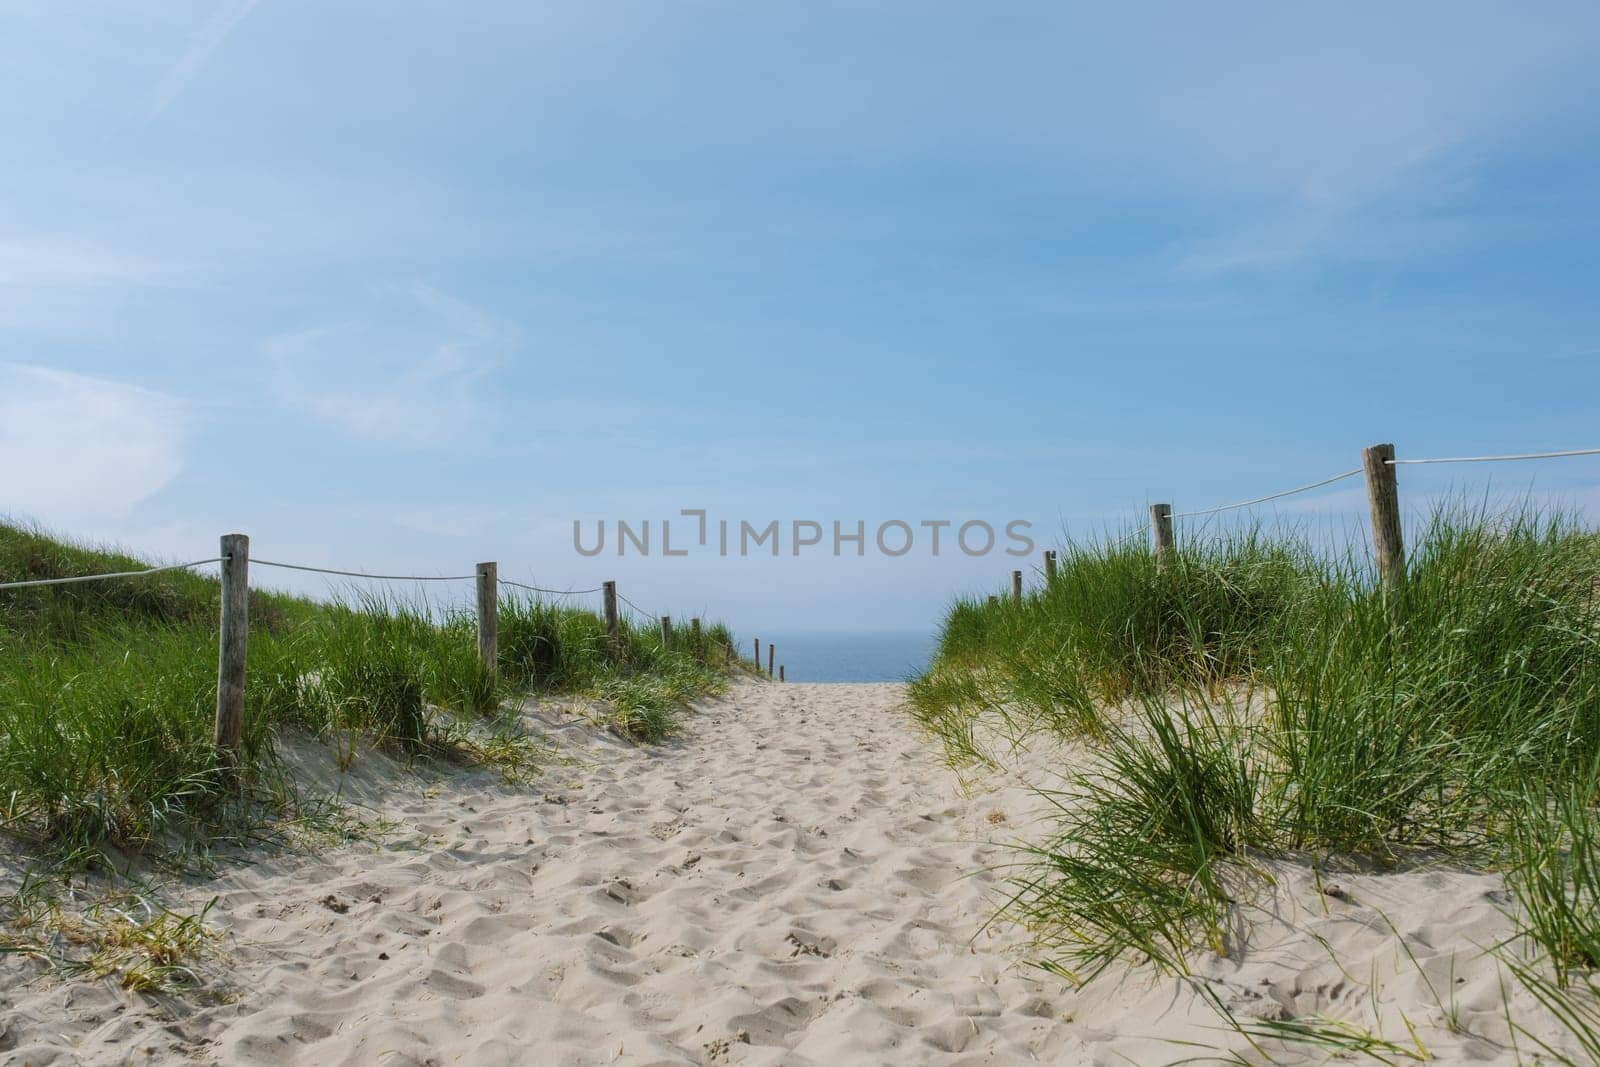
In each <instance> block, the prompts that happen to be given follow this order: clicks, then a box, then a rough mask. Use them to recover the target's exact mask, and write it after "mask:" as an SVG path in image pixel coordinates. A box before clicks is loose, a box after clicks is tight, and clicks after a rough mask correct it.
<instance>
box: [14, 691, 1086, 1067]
mask: <svg viewBox="0 0 1600 1067" xmlns="http://www.w3.org/2000/svg"><path fill="white" fill-rule="evenodd" d="M900 697H901V689H900V687H899V686H895V685H798V684H791V685H787V686H775V685H760V684H753V683H745V684H742V685H740V686H739V687H738V688H737V689H736V690H735V691H734V692H733V693H732V694H731V695H730V697H729V698H728V699H727V700H726V701H720V702H712V703H710V704H708V705H707V706H706V707H705V708H704V709H703V710H702V711H701V712H700V713H699V714H697V715H696V716H694V717H693V718H692V720H691V722H690V724H689V727H688V730H687V732H686V734H685V736H684V738H683V739H682V740H681V741H680V742H678V743H676V744H674V745H672V746H669V747H667V748H665V749H658V750H655V751H649V750H643V749H638V748H633V747H630V746H627V745H623V744H620V743H618V742H616V741H614V740H611V739H609V738H607V737H605V736H603V735H597V734H596V733H595V732H594V731H592V730H589V729H587V728H578V727H573V728H570V729H569V730H568V731H566V733H565V737H564V739H563V741H562V744H563V746H564V747H565V749H566V750H567V751H568V752H569V753H570V754H572V755H574V756H575V757H576V758H577V759H578V760H579V761H580V762H579V763H578V764H575V765H573V766H570V767H558V768H555V769H553V770H552V771H551V772H550V773H549V774H548V775H547V776H546V777H545V779H544V780H543V781H542V782H541V783H538V784H536V785H535V786H534V787H532V788H531V789H510V788H506V787H501V786H498V785H495V784H493V783H490V782H488V781H487V780H486V779H482V780H476V781H475V782H474V783H473V785H474V786H475V788H463V787H462V785H461V783H460V782H455V783H453V784H452V785H450V786H449V787H447V788H444V789H441V790H436V791H433V794H434V795H432V796H428V795H419V792H418V791H416V790H407V791H405V792H401V793H398V794H395V795H392V796H391V797H390V798H389V800H388V804H387V807H386V810H385V814H386V815H388V816H389V817H391V818H393V819H396V820H398V822H399V828H398V829H397V831H396V832H395V833H394V834H392V835H391V836H390V837H389V838H388V839H387V840H386V843H385V845H384V846H382V847H380V848H377V849H374V848H373V847H372V846H370V845H367V846H365V847H350V848H343V849H338V850H335V851H333V852H331V853H326V854H323V855H319V856H316V857H299V858H291V859H285V860H272V861H268V862H266V863H263V864H260V865H257V866H255V867H248V868H237V869H234V870H232V871H230V872H228V873H226V874H225V875H224V876H223V877H221V878H220V879H219V880H217V881H213V882H210V883H208V884H207V885H206V886H204V887H197V889H203V891H204V892H206V893H218V894H220V897H221V899H220V901H219V903H218V906H217V908H216V910H215V911H214V913H213V915H214V918H215V921H216V922H217V923H218V924H219V925H221V926H222V927H223V928H224V929H225V930H226V931H227V937H226V941H225V952H226V953H227V954H228V955H229V956H230V957H231V958H230V961H229V962H230V970H231V974H232V977H233V978H234V980H235V981H237V982H238V984H239V993H238V995H237V999H236V1000H234V1001H233V1002H231V1003H225V1004H221V1005H213V1006H209V1007H206V1006H188V1007H186V1006H184V1005H183V1004H181V1003H179V1004H173V1005H172V1006H171V1007H170V1009H169V1010H171V1011H172V1012H174V1013H175V1014H176V1015H177V1019H176V1021H175V1022H174V1021H169V1022H167V1023H165V1024H164V1025H163V1024H159V1023H158V1019H159V1016H160V1014H161V1013H160V1012H157V1011H151V1010H150V1009H148V1008H144V1007H139V1006H137V1005H135V1006H134V1007H133V1010H123V1008H119V1007H118V1003H121V1004H123V1007H124V1008H125V1007H127V1006H128V1005H127V1001H128V1000H129V998H128V995H127V994H125V993H122V992H121V991H113V990H110V989H108V988H105V987H104V986H105V984H104V983H102V984H99V985H95V986H81V985H80V986H78V987H76V989H77V993H76V994H75V995H76V998H77V999H76V1002H75V1007H74V1008H73V1010H72V1011H70V1012H69V1013H68V1014H69V1015H70V1016H72V1017H73V1018H72V1019H71V1020H64V1022H67V1021H75V1022H76V1024H77V1025H76V1026H74V1027H72V1028H73V1029H79V1030H81V1031H82V1033H81V1036H79V1035H75V1036H77V1037H78V1040H79V1041H81V1043H80V1044H78V1052H79V1054H82V1055H85V1056H88V1057H90V1058H93V1059H97V1060H105V1061H115V1062H121V1061H122V1060H123V1058H124V1057H125V1056H127V1055H129V1052H130V1049H138V1050H140V1053H141V1058H142V1055H151V1054H153V1055H155V1056H156V1057H157V1058H160V1059H166V1058H168V1057H171V1056H176V1055H185V1056H188V1057H191V1058H198V1059H202V1060H207V1061H221V1062H227V1063H318V1064H321V1063H345V1062H349V1063H382V1064H404V1063H429V1064H439V1063H468V1064H474V1065H479V1064H494V1063H552V1064H555V1063H559V1064H591V1063H593V1064H601V1063H604V1064H612V1063H630V1064H641V1063H662V1064H684V1063H688V1064H700V1063H744V1064H764V1063H771V1064H777V1063H782V1064H811V1063H815V1064H838V1063H905V1064H937V1063H973V1064H977V1063H983V1064H990V1063H993V1064H1000V1063H1034V1062H1039V1061H1041V1060H1044V1061H1056V1062H1060V1061H1061V1059H1062V1057H1063V1056H1065V1057H1066V1059H1067V1060H1069V1061H1071V1060H1074V1059H1077V1057H1076V1056H1073V1055H1071V1054H1070V1052H1071V1050H1073V1049H1074V1048H1081V1047H1082V1046H1080V1045H1078V1043H1077V1041H1076V1039H1075V1038H1073V1037H1072V1036H1071V1034H1070V1033H1069V1031H1070V1029H1071V1028H1070V1026H1069V1024H1068V1023H1066V1022H1064V1021H1063V1019H1062V1017H1061V1016H1062V1012H1063V1004H1064V1002H1063V1001H1062V1000H1061V998H1062V996H1063V995H1064V993H1063V991H1062V989H1061V987H1060V984H1059V983H1058V982H1055V981H1051V980H1048V979H1045V980H1044V981H1042V982H1041V981H1035V980H1034V977H1033V973H1032V972H1030V971H1029V970H1028V969H1027V968H1025V967H1023V966H1020V965H1019V959H1020V957H1019V955H1018V954H1017V952H1016V951H1015V950H1016V948H1017V940H1016V934H1015V932H1011V933H1002V932H993V933H985V934H983V935H981V936H978V937H977V940H976V941H975V942H974V943H971V944H969V941H971V939H972V938H973V937H974V935H975V934H976V933H977V929H978V927H979V925H980V923H981V922H982V919H983V917H984V916H986V915H987V914H988V913H989V911H990V910H991V908H990V905H991V899H990V894H991V892H992V890H993V887H994V884H995V880H994V879H993V878H991V877H990V876H988V875H985V874H981V873H980V874H978V875H977V876H976V877H963V876H964V875H970V874H972V873H973V872H982V871H983V869H984V868H985V867H986V866H988V865H990V864H991V863H993V862H996V861H997V860H998V859H1000V858H1002V857H1003V853H1002V851H1001V850H1000V849H998V848H997V847H995V846H994V845H990V844H987V843H984V841H985V839H986V838H988V837H990V836H1005V833H1004V831H1006V830H1007V827H1006V826H1005V825H1004V824H1003V823H1001V822H1000V821H999V820H1000V818H1001V816H1000V815H994V816H992V818H993V819H994V820H995V821H994V822H993V823H991V822H990V813H991V812H1002V811H1003V810H1004V803H1005V794H1004V793H992V794H988V795H986V796H985V797H982V798H977V799H973V800H963V799H961V798H960V795H959V791H958V789H957V782H956V779H955V777H954V775H952V774H951V773H950V772H949V771H947V770H945V769H944V768H943V767H941V766H940V765H939V762H938V759H937V753H936V751H935V749H934V748H933V746H932V745H930V744H928V743H927V742H925V741H924V740H922V739H921V738H919V737H918V736H916V734H915V733H914V731H913V730H912V729H911V728H910V727H909V725H908V723H907V721H906V719H905V717H904V715H903V714H902V713H898V712H896V711H895V706H896V705H897V703H898V702H899V700H900ZM53 995H54V996H55V997H56V998H57V1000H59V998H60V997H61V996H62V991H61V990H60V989H57V990H56V991H55V992H54V994H53ZM72 995H73V994H71V992H70V989H69V996H72ZM57 1007H58V1005H56V1004H55V1003H54V1002H52V1003H51V1005H50V1009H55V1008H57ZM97 1013H99V1014H103V1015H104V1016H105V1017H106V1018H105V1021H103V1022H99V1023H98V1025H96V1022H97ZM52 1014H55V1011H54V1010H52ZM39 1037H40V1042H39V1043H38V1044H32V1045H31V1049H29V1048H18V1049H16V1050H15V1052H14V1053H13V1055H15V1056H18V1057H19V1058H28V1059H29V1060H30V1062H44V1061H46V1060H48V1059H49V1058H50V1056H51V1054H52V1053H54V1052H56V1051H60V1050H61V1046H60V1045H58V1044H57V1043H56V1041H54V1040H51V1039H50V1038H49V1037H46V1036H45V1035H42V1034H41V1035H39ZM30 1044H31V1043H30ZM144 1050H149V1051H148V1052H146V1051H144ZM30 1052H31V1055H29V1053H30Z"/></svg>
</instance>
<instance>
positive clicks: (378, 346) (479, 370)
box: [264, 284, 505, 447]
mask: <svg viewBox="0 0 1600 1067" xmlns="http://www.w3.org/2000/svg"><path fill="white" fill-rule="evenodd" d="M381 297H382V298H381V299H380V300H379V301H378V304H379V306H378V307H376V308H374V309H372V313H371V315H370V316H369V317H368V318H367V319H365V320H363V321H357V322H344V323H335V324H330V325H324V326H317V327H313V328H310V329H306V330H300V331H296V332H293V333H287V334H280V335H278V336H276V337H273V338H271V339H270V340H268V341H267V342H266V345H265V346H264V347H265V351H266V354H267V356H268V358H269V360H270V361H271V364H272V367H273V371H274V375H275V386H276V389H277V392H278V395H279V396H280V397H281V398H282V399H283V400H284V401H286V402H287V403H289V404H291V405H293V406H295V407H297V408H300V409H301V410H303V411H305V412H307V413H309V414H310V415H312V416H313V417H315V418H317V419H318V420H320V421H323V422H326V423H329V424H331V425H333V426H337V427H339V428H340V429H342V430H344V431H345V432H347V433H349V434H351V435H353V436H355V437H361V438H365V439H368V440H374V441H383V442H386V443H390V444H400V445H412V446H425V447H426V446H438V445H444V444H448V443H450V442H453V441H457V440H459V439H460V438H461V437H463V436H464V435H465V434H467V433H468V432H469V431H470V430H472V429H474V428H476V427H479V426H481V425H483V424H484V423H485V422H486V421H487V420H489V419H490V417H491V415H492V409H491V405H490V403H489V401H488V399H487V397H486V396H485V394H484V388H483V386H484V382H485V379H486V378H487V377H488V375H489V374H490V373H491V372H492V371H493V370H494V368H495V367H496V366H497V365H498V364H499V355H498V352H499V349H500V347H501V345H502V344H503V342H504V340H505V334H504V333H503V332H502V330H501V329H500V328H499V326H498V325H497V324H496V323H495V322H494V320H493V319H492V318H491V317H490V316H488V315H487V314H485V313H484V312H483V311H481V310H480V309H478V308H476V307H474V306H473V305H471V304H469V303H466V302H465V301H462V300H458V299H456V298H454V297H451V296H448V295H446V294H444V293H441V292H439V291H438V290H436V289H433V288H431V287H429V286H426V285H421V284H418V285H413V286H412V287H410V288H409V289H407V290H405V291H404V292H403V293H396V292H385V293H383V294H381Z"/></svg>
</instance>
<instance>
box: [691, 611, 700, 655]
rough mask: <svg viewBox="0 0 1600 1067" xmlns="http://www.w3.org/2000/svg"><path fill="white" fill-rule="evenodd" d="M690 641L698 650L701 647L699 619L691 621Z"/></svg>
mask: <svg viewBox="0 0 1600 1067" xmlns="http://www.w3.org/2000/svg"><path fill="white" fill-rule="evenodd" d="M689 641H690V643H691V644H693V645H694V647H695V648H696V649H698V648H699V647H700V620H699V618H698V617H697V618H693V619H690V620H689Z"/></svg>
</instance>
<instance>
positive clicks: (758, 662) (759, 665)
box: [756, 637, 761, 671]
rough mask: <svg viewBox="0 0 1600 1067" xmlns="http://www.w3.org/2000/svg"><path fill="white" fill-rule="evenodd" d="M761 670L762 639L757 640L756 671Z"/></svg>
mask: <svg viewBox="0 0 1600 1067" xmlns="http://www.w3.org/2000/svg"><path fill="white" fill-rule="evenodd" d="M760 669H761V638H759V637H758V638H756V670H758V671H759V670H760Z"/></svg>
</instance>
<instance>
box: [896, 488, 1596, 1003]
mask: <svg viewBox="0 0 1600 1067" xmlns="http://www.w3.org/2000/svg"><path fill="white" fill-rule="evenodd" d="M1414 540H1415V544H1413V545H1412V546H1410V550H1409V556H1408V561H1407V570H1406V576H1405V581H1404V583H1403V586H1402V587H1401V588H1399V589H1396V590H1393V591H1390V592H1387V593H1386V592H1384V591H1383V590H1381V589H1380V588H1378V583H1377V582H1376V578H1375V574H1374V571H1373V568H1372V566H1371V564H1370V561H1369V560H1368V559H1367V557H1366V555H1365V553H1364V552H1362V551H1351V552H1349V553H1347V554H1337V553H1335V554H1329V553H1326V552H1319V551H1316V550H1314V549H1313V548H1312V546H1310V545H1309V544H1307V543H1305V542H1303V541H1301V540H1299V539H1298V538H1296V537H1293V536H1279V537H1268V536H1267V535H1265V534H1263V533H1262V532H1260V531H1254V532H1249V533H1245V534H1240V535H1234V536H1225V537H1216V538H1210V539H1193V540H1188V541H1181V542H1180V543H1179V545H1178V546H1177V548H1176V550H1175V553H1174V555H1173V556H1172V558H1171V560H1170V563H1169V564H1168V565H1167V566H1166V567H1164V568H1163V567H1158V566H1157V564H1156V560H1155V558H1154V556H1153V555H1152V554H1151V553H1150V552H1149V551H1148V550H1146V549H1145V548H1144V547H1142V545H1139V544H1130V543H1128V542H1126V541H1123V542H1112V543H1109V544H1099V545H1073V546H1070V547H1069V549H1068V550H1067V551H1066V552H1064V553H1062V554H1061V558H1060V565H1059V573H1058V576H1057V580H1056V581H1055V582H1054V583H1053V584H1052V585H1051V586H1050V588H1048V589H1045V590H1041V591H1039V592H1037V593H1034V594H1032V595H1030V596H1028V597H1026V598H1024V600H1023V601H1022V602H1021V603H1020V604H1013V603H1011V602H1009V599H1006V600H1002V601H1000V602H999V603H994V604H989V603H983V602H980V601H977V600H964V601H961V602H958V603H957V604H956V605H955V606H954V607H953V608H952V609H951V611H950V614H949V616H948V618H947V620H946V624H945V628H944V632H943V635H942V637H941V641H940V644H939V647H938V651H937V654H936V657H935V660H934V662H933V664H932V666H931V667H930V669H929V670H928V672H927V673H926V674H925V675H924V676H923V677H921V678H920V679H917V680H916V681H915V682H913V684H912V686H911V691H910V699H911V707H912V712H913V714H914V715H915V716H916V718H917V719H918V720H919V721H921V722H922V723H923V724H924V725H925V726H926V727H927V728H928V729H930V730H931V731H932V732H933V733H934V734H935V735H936V736H938V737H940V738H941V739H942V740H943V741H944V743H945V745H946V748H947V751H948V752H949V754H950V756H951V758H952V759H954V760H969V759H974V758H976V759H985V758H991V757H993V756H994V755H996V753H995V751H994V748H993V744H994V738H997V737H998V738H999V739H1000V740H1001V741H1002V742H1007V741H1019V740H1023V739H1025V738H1026V737H1027V736H1029V735H1030V734H1036V733H1037V732H1039V731H1047V732H1051V733H1054V734H1056V735H1060V736H1064V737H1069V738H1079V739H1084V740H1085V741H1086V742H1087V743H1088V744H1089V745H1090V746H1091V748H1092V749H1093V751H1095V752H1096V753H1097V763H1096V765H1095V766H1094V767H1093V768H1091V769H1090V770H1087V771H1085V772H1083V773H1080V774H1078V775H1076V776H1075V777H1074V778H1073V779H1072V781H1071V782H1070V783H1069V786H1068V788H1067V789H1066V790H1065V792H1064V794H1063V795H1062V797H1061V798H1060V799H1061V804H1060V826H1059V833H1058V834H1057V836H1056V837H1055V839H1054V840H1053V841H1052V842H1051V843H1050V844H1048V845H1047V846H1046V847H1044V848H1042V849H1041V850H1039V851H1038V853H1037V855H1036V856H1035V860H1036V862H1035V865H1034V867H1033V874H1032V875H1031V876H1030V877H1028V878H1027V879H1025V880H1023V881H1022V882H1021V883H1020V884H1019V887H1018V893H1017V897H1016V900H1015V902H1014V903H1015V907H1016V908H1017V909H1018V911H1019V913H1020V914H1022V915H1023V916H1024V917H1025V918H1027V919H1028V920H1029V921H1031V922H1033V923H1035V924H1037V925H1038V926H1039V928H1040V929H1041V930H1042V931H1044V932H1045V933H1046V935H1047V937H1049V938H1050V939H1051V941H1052V942H1053V944H1054V946H1055V950H1056V954H1057V963H1058V965H1059V966H1061V967H1063V968H1065V969H1068V970H1070V971H1071V972H1072V973H1074V974H1078V975H1082V974H1084V973H1088V974H1093V973H1096V972H1097V971H1098V970H1099V969H1100V968H1102V967H1103V966H1104V965H1105V964H1106V963H1108V962H1109V961H1111V960H1112V959H1116V958H1119V957H1123V956H1125V955H1128V954H1130V953H1134V954H1142V955H1143V956H1145V957H1148V958H1151V959H1153V960H1155V961H1156V962H1157V963H1158V964H1159V965H1162V966H1165V967H1168V968H1171V969H1178V970H1181V969H1183V968H1184V967H1185V966H1186V964H1185V956H1186V953H1187V952H1189V951H1191V950H1192V949H1193V948H1195V947H1196V946H1200V945H1206V946H1208V947H1210V948H1212V949H1214V950H1217V951H1226V950H1227V945H1226V939H1225V937H1224V936H1223V934H1224V931H1225V930H1226V929H1227V918H1228V914H1229V911H1230V909H1232V908H1233V907H1235V906H1236V904H1235V902H1236V901H1237V900H1238V899H1239V896H1240V893H1241V892H1242V888H1241V887H1242V886H1243V885H1244V884H1245V883H1248V882H1249V880H1250V879H1251V878H1252V877H1253V870H1254V868H1253V865H1252V863H1251V861H1250V858H1251V856H1252V855H1261V854H1269V855H1270V854H1278V855H1284V854H1289V853H1295V854H1306V853H1308V852H1309V853H1310V854H1311V855H1312V856H1313V857H1316V861H1317V862H1323V863H1338V862H1346V861H1352V860H1360V861H1363V862H1369V863H1379V864H1394V863H1399V862H1404V861H1405V860H1406V858H1407V857H1409V856H1413V855H1416V854H1417V852H1418V850H1423V851H1424V852H1425V853H1426V854H1428V855H1432V856H1439V855H1446V856H1451V857H1454V858H1456V859H1458V860H1461V861H1466V862H1474V863H1479V864H1482V865H1485V866H1489V867H1494V868H1497V869H1503V870H1504V871H1505V872H1506V875H1507V878H1508V881H1509V883H1510V886H1511V889H1512V891H1513V894H1514V895H1515V897H1516V898H1517V900H1518V901H1519V907H1518V908H1517V916H1518V921H1519V922H1520V923H1521V925H1522V929H1523V931H1524V933H1525V934H1526V935H1527V938H1528V939H1529V940H1530V941H1531V942H1532V943H1533V944H1534V945H1535V946H1537V947H1538V948H1539V950H1540V951H1542V952H1543V953H1545V954H1546V955H1547V956H1548V957H1549V958H1550V959H1551V960H1553V961H1554V966H1555V970H1554V973H1555V975H1556V976H1557V982H1558V985H1560V984H1565V983H1567V982H1568V981H1569V978H1571V976H1572V975H1574V974H1577V973H1580V972H1581V973H1582V974H1585V975H1591V976H1592V974H1593V972H1594V969H1595V968H1596V967H1600V912H1597V908H1600V868H1597V867H1596V861H1595V859H1594V856H1595V848H1596V846H1597V845H1600V831H1597V829H1596V826H1597V816H1600V786H1597V784H1596V783H1597V781H1600V772H1596V770H1595V768H1596V767H1597V766H1600V538H1597V537H1596V536H1595V535H1594V534H1593V533H1591V532H1589V531H1587V530H1584V529H1582V528H1581V527H1580V526H1579V525H1578V524H1577V523H1576V522H1574V521H1573V520H1571V519H1570V518H1568V517H1565V516H1562V515H1552V514H1548V513H1540V512H1538V511H1535V510H1531V509H1530V510H1521V511H1517V512H1514V513H1510V514H1499V515H1497V514H1489V513H1487V512H1485V511H1482V510H1471V509H1464V508H1460V507H1453V508H1446V509H1443V510H1441V511H1439V512H1438V513H1437V514H1435V515H1434V516H1433V517H1432V519H1431V520H1430V521H1429V522H1427V523H1426V524H1425V525H1424V527H1423V528H1422V529H1421V530H1420V531H1419V533H1418V535H1417V536H1416V537H1415V538H1414ZM1585 981H1588V979H1587V978H1586V979H1585Z"/></svg>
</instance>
